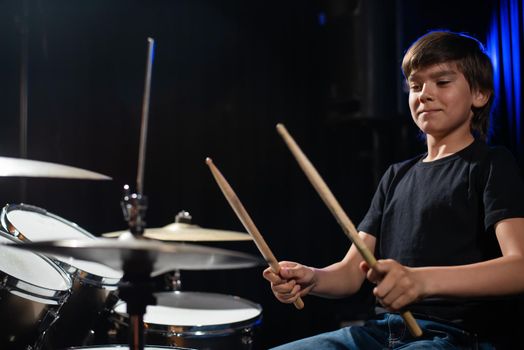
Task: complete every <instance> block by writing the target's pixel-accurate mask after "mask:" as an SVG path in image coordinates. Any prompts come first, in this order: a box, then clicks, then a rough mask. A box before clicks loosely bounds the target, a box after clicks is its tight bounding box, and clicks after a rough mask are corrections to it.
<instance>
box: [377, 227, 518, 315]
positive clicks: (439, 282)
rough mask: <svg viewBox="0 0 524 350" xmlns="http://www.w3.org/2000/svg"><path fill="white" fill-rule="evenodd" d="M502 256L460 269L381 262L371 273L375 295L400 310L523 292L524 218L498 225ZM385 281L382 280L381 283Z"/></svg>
mask: <svg viewBox="0 0 524 350" xmlns="http://www.w3.org/2000/svg"><path fill="white" fill-rule="evenodd" d="M495 232H496V235H497V239H498V242H499V245H500V248H501V251H502V257H499V258H496V259H492V260H488V261H484V262H480V263H475V264H469V265H461V266H442V267H440V266H439V267H420V268H409V267H405V266H402V265H400V264H398V263H397V262H395V261H393V260H380V261H379V262H378V263H377V265H376V266H375V267H374V268H373V269H372V270H370V271H369V272H368V278H369V279H370V280H372V281H376V282H378V285H377V287H376V288H375V290H374V294H375V295H376V296H377V298H379V300H380V301H381V303H382V304H383V305H384V306H385V307H387V308H389V309H391V310H398V309H401V308H403V307H404V306H406V305H408V304H410V303H412V302H415V301H417V300H420V299H423V298H426V297H486V296H500V295H508V294H517V293H522V292H524V273H523V271H524V218H512V219H506V220H502V221H500V222H499V223H497V224H496V225H495ZM381 278H383V279H382V280H380V279H381Z"/></svg>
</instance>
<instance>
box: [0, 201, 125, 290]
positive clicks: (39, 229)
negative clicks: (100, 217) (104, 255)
mask: <svg viewBox="0 0 524 350" xmlns="http://www.w3.org/2000/svg"><path fill="white" fill-rule="evenodd" d="M0 221H1V222H2V226H3V228H4V229H5V230H7V231H8V232H9V233H11V234H12V235H14V236H15V237H18V238H19V239H20V240H23V241H33V242H39V241H55V240H64V239H74V240H92V239H96V237H95V236H93V235H92V234H90V233H89V232H87V231H86V230H84V229H82V228H81V227H79V226H78V225H77V224H75V223H73V222H70V221H67V220H65V219H63V218H61V217H59V216H57V215H54V214H52V213H49V212H48V211H46V210H45V209H42V208H38V207H35V206H32V205H27V204H18V205H12V204H8V205H6V206H5V207H4V208H3V210H2V214H1V216H0ZM54 260H57V261H58V262H59V265H60V266H61V267H62V268H63V269H64V270H66V271H67V272H69V273H76V272H77V271H78V270H79V272H81V273H80V274H78V275H81V276H82V279H84V280H86V281H88V282H90V283H93V284H101V285H116V284H117V283H118V282H119V281H120V279H121V278H122V276H123V273H122V272H121V271H117V270H115V269H112V268H110V267H108V266H106V265H103V264H100V263H95V262H90V261H84V260H79V259H73V258H63V257H55V258H54Z"/></svg>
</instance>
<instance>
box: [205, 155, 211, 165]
mask: <svg viewBox="0 0 524 350" xmlns="http://www.w3.org/2000/svg"><path fill="white" fill-rule="evenodd" d="M206 164H207V165H210V164H213V159H211V158H209V157H206Z"/></svg>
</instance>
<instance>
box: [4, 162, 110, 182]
mask: <svg viewBox="0 0 524 350" xmlns="http://www.w3.org/2000/svg"><path fill="white" fill-rule="evenodd" d="M0 176H13V177H48V178H66V179H84V180H111V178H110V177H109V176H106V175H102V174H99V173H95V172H93V171H89V170H84V169H80V168H75V167H72V166H68V165H62V164H55V163H49V162H41V161H38V160H29V159H22V158H9V157H0Z"/></svg>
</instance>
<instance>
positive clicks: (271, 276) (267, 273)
mask: <svg viewBox="0 0 524 350" xmlns="http://www.w3.org/2000/svg"><path fill="white" fill-rule="evenodd" d="M262 277H264V279H266V280H268V281H269V282H271V283H274V284H279V283H282V281H283V280H282V278H280V276H279V275H277V274H276V273H274V272H273V270H272V269H271V268H267V269H265V270H264V271H263V272H262Z"/></svg>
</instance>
